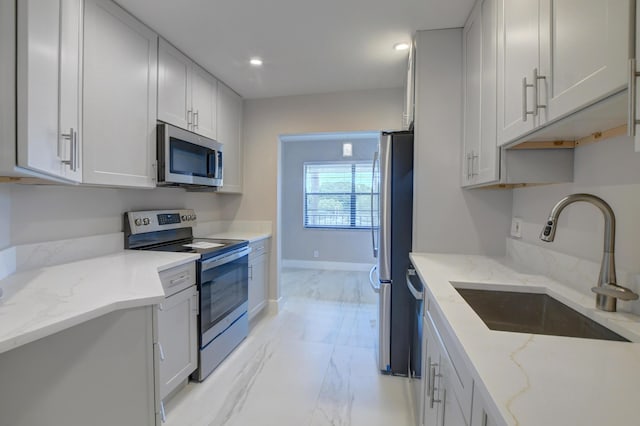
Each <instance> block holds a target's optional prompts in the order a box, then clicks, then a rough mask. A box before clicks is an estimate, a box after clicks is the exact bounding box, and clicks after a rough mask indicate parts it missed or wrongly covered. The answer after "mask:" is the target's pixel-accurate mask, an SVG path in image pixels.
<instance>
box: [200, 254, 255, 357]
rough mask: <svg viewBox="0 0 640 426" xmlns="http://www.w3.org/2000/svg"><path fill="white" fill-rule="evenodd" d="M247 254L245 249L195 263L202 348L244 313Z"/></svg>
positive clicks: (247, 287)
mask: <svg viewBox="0 0 640 426" xmlns="http://www.w3.org/2000/svg"><path fill="white" fill-rule="evenodd" d="M250 251H251V250H250V249H249V248H248V247H245V248H242V249H240V250H237V251H234V252H231V253H226V254H224V255H222V256H221V257H217V258H213V259H207V260H205V261H202V262H198V269H199V279H200V280H199V287H200V347H201V348H203V347H205V346H206V345H207V344H208V343H209V342H211V341H212V340H213V339H215V337H216V336H218V335H219V334H220V333H222V332H223V331H224V330H226V329H227V328H228V327H229V326H230V325H231V324H233V322H234V321H235V320H236V319H238V318H239V317H240V316H241V315H242V314H244V313H245V312H247V305H248V303H247V302H248V293H249V252H250Z"/></svg>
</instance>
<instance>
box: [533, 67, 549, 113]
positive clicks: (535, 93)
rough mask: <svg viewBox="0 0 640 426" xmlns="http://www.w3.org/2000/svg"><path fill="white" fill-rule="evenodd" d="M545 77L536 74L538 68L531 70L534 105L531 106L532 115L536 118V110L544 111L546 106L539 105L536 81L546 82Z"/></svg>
mask: <svg viewBox="0 0 640 426" xmlns="http://www.w3.org/2000/svg"><path fill="white" fill-rule="evenodd" d="M546 79H547V77H546V76H544V75H540V74H538V68H534V69H533V94H534V97H533V100H534V105H533V115H534V116H537V115H538V110H539V109H545V108H546V107H547V105H546V104H541V103H540V99H539V97H540V92H539V90H538V81H539V80H546Z"/></svg>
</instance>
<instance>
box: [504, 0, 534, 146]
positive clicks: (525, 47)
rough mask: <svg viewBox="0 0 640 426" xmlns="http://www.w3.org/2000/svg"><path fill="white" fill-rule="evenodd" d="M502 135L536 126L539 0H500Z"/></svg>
mask: <svg viewBox="0 0 640 426" xmlns="http://www.w3.org/2000/svg"><path fill="white" fill-rule="evenodd" d="M498 4H499V13H498V139H499V143H500V144H503V143H507V142H510V141H512V140H514V139H516V138H517V137H519V136H521V135H524V134H525V133H527V132H529V131H531V130H533V128H534V126H535V123H534V121H535V120H534V118H535V117H534V116H533V115H531V114H529V115H527V114H525V113H526V112H527V111H533V107H534V99H533V96H534V92H533V90H532V88H531V87H524V85H525V82H524V81H523V79H525V78H526V84H532V77H533V70H534V69H536V68H537V67H538V50H539V49H538V21H539V19H538V18H539V9H538V0H499V3H498Z"/></svg>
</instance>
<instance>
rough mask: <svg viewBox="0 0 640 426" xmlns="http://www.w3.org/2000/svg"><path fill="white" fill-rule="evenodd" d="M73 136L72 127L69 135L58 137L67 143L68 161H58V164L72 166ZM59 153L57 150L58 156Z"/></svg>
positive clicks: (64, 134)
mask: <svg viewBox="0 0 640 426" xmlns="http://www.w3.org/2000/svg"><path fill="white" fill-rule="evenodd" d="M73 135H74V131H73V127H71V128H70V129H69V133H63V134H61V135H60V136H62V138H63V139H64V140H67V141H69V159H68V160H60V162H61V163H62V164H66V165H68V166H69V167H72V166H73V158H74V157H73V155H74V148H73V140H74V137H73ZM59 151H60V150H59V149H58V156H59V155H60V152H59Z"/></svg>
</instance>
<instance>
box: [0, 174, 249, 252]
mask: <svg viewBox="0 0 640 426" xmlns="http://www.w3.org/2000/svg"><path fill="white" fill-rule="evenodd" d="M238 205H239V197H238V196H234V195H227V194H224V195H223V194H212V193H188V192H185V191H184V190H183V189H177V188H171V189H170V188H158V189H153V190H136V189H110V188H85V187H64V186H50V185H37V186H36V185H18V184H2V185H0V221H1V222H0V248H4V247H7V246H9V245H17V244H27V243H34V242H38V241H49V240H59V239H65V238H74V237H81V236H88V235H97V234H105V233H111V232H120V231H122V230H123V216H122V214H123V213H124V212H125V211H129V210H145V209H160V208H193V209H195V210H196V214H197V215H198V219H199V220H202V221H209V220H231V219H233V218H234V216H235V210H236V208H237V207H238Z"/></svg>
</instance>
